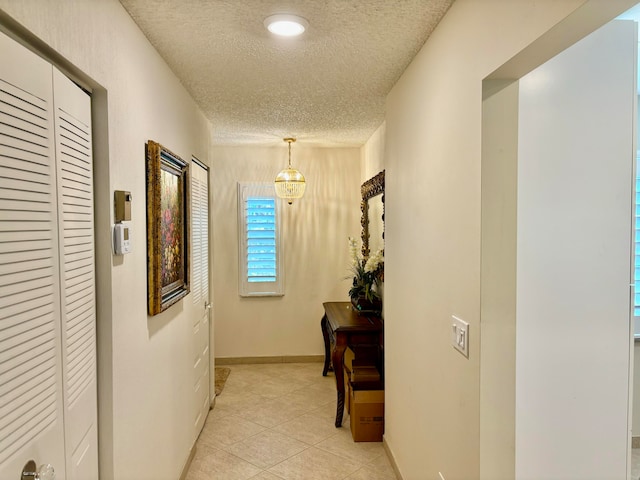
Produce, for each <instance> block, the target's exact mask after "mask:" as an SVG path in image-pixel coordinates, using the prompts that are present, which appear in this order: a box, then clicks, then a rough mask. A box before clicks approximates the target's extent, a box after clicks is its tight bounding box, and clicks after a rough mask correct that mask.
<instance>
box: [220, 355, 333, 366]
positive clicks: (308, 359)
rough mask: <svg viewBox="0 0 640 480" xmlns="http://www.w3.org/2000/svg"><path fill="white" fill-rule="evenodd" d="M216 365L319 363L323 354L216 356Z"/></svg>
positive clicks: (322, 359) (322, 360)
mask: <svg viewBox="0 0 640 480" xmlns="http://www.w3.org/2000/svg"><path fill="white" fill-rule="evenodd" d="M215 362H216V363H215V364H216V366H218V367H219V366H223V365H247V364H257V363H261V364H262V363H319V362H324V355H278V356H273V357H216V360H215Z"/></svg>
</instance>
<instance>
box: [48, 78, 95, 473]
mask: <svg viewBox="0 0 640 480" xmlns="http://www.w3.org/2000/svg"><path fill="white" fill-rule="evenodd" d="M53 95H54V106H55V116H54V121H55V134H56V165H57V185H58V225H59V228H58V235H59V237H58V238H59V241H58V243H59V246H60V248H59V254H60V289H61V298H62V314H61V323H62V358H63V362H62V378H63V392H64V396H63V398H64V415H65V417H64V418H65V444H66V446H67V448H66V460H67V462H66V465H67V480H90V479H97V478H98V448H97V446H98V426H97V398H96V397H97V393H96V392H97V379H96V333H95V332H96V330H95V321H96V306H95V272H94V265H95V255H94V251H95V247H94V239H93V231H94V228H93V161H92V152H91V150H92V146H91V101H90V98H89V96H88V95H87V94H86V93H85V92H83V91H82V90H81V89H79V88H78V87H77V86H76V85H75V84H74V83H73V82H72V81H71V80H69V79H68V78H67V77H65V76H64V75H62V74H61V73H60V72H59V71H58V70H57V69H55V68H54V69H53Z"/></svg>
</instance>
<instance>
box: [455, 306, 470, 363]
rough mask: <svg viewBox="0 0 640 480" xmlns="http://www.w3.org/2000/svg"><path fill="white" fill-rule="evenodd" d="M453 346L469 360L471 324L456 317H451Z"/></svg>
mask: <svg viewBox="0 0 640 480" xmlns="http://www.w3.org/2000/svg"><path fill="white" fill-rule="evenodd" d="M451 345H453V348H455V349H456V350H458V351H459V352H460V353H461V354H462V355H464V356H465V357H467V358H469V324H468V323H467V322H465V321H464V320H462V319H460V318H458V317H456V316H455V315H451Z"/></svg>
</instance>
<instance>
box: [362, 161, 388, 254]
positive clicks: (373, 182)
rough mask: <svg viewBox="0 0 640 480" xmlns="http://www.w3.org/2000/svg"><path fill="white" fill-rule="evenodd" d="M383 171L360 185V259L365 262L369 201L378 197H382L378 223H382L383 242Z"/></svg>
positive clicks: (368, 250) (368, 251)
mask: <svg viewBox="0 0 640 480" xmlns="http://www.w3.org/2000/svg"><path fill="white" fill-rule="evenodd" d="M384 172H385V171H384V170H382V171H381V172H380V173H378V174H377V175H375V176H374V177H372V178H370V179H369V180H367V181H366V182H364V183H363V184H362V186H361V187H360V193H361V195H362V202H361V203H360V211H361V212H362V216H361V217H360V225H361V226H362V234H361V238H362V258H364V259H365V260H366V259H368V258H369V253H370V249H369V244H370V242H369V236H370V235H369V224H370V221H371V219H370V218H369V201H370V200H371V199H373V198H374V197H376V196H378V195H382V197H381V200H382V215H381V218H380V221H381V222H382V241H384Z"/></svg>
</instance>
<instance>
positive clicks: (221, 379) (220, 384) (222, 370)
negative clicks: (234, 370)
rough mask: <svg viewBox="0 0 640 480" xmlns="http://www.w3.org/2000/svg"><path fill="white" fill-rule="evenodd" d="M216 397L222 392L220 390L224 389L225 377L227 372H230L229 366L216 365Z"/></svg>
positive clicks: (227, 375)
mask: <svg viewBox="0 0 640 480" xmlns="http://www.w3.org/2000/svg"><path fill="white" fill-rule="evenodd" d="M215 370H216V381H215V382H216V383H215V385H216V397H217V396H218V395H220V394H221V393H222V390H223V389H224V384H225V382H226V381H227V377H229V374H230V373H231V369H230V368H226V367H216V369H215Z"/></svg>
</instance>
